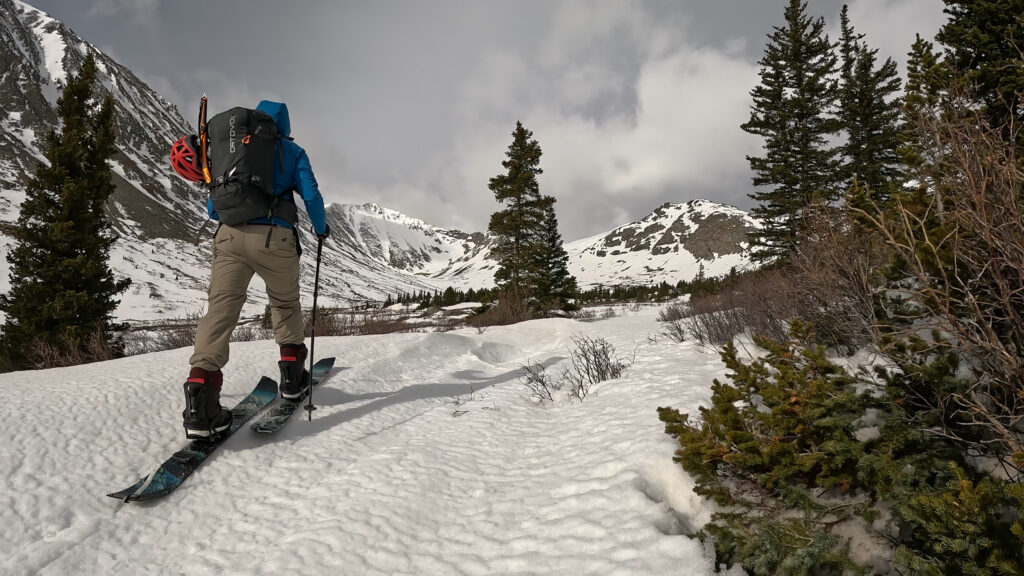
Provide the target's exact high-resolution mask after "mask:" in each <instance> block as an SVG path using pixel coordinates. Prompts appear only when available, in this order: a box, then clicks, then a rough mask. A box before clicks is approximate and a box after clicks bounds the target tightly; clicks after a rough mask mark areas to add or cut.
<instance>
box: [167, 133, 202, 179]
mask: <svg viewBox="0 0 1024 576" xmlns="http://www.w3.org/2000/svg"><path fill="white" fill-rule="evenodd" d="M198 149H199V139H198V138H197V137H196V135H195V134H186V135H185V136H182V137H181V138H178V141H177V142H175V143H174V145H173V146H171V168H174V171H175V172H177V173H178V176H181V177H182V178H184V179H185V180H188V181H189V182H202V181H203V169H202V168H201V167H200V166H199V153H198V152H197V150H198Z"/></svg>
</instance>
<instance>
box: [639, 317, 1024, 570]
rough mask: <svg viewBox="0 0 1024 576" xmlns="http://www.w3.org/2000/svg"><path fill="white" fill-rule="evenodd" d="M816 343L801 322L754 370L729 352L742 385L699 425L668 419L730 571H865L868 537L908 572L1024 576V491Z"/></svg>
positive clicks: (719, 393)
mask: <svg viewBox="0 0 1024 576" xmlns="http://www.w3.org/2000/svg"><path fill="white" fill-rule="evenodd" d="M813 341H814V338H813V337H812V333H811V332H810V329H809V326H808V325H806V324H802V323H799V322H794V323H793V326H792V338H791V339H790V340H788V341H786V342H781V343H780V342H775V341H772V340H770V339H766V338H760V337H756V338H755V342H756V343H757V345H758V346H760V347H761V348H763V350H764V351H765V354H764V356H763V357H761V358H759V359H757V360H754V361H752V362H749V363H745V362H744V361H742V360H740V356H739V354H738V352H737V350H736V348H735V347H734V346H733V345H732V344H727V345H726V346H725V348H724V350H723V352H722V359H723V361H724V362H725V364H726V366H727V368H728V369H729V370H730V373H729V374H727V377H728V378H729V380H730V381H729V382H721V381H718V380H715V381H714V384H713V386H712V398H711V405H710V406H707V407H701V408H700V409H699V414H698V415H697V416H696V418H691V417H690V416H691V415H690V414H683V413H680V412H679V411H677V410H674V409H672V408H659V410H658V412H659V417H660V418H661V420H662V421H663V422H665V431H666V433H668V434H670V435H671V436H673V437H675V438H677V439H678V441H679V444H680V449H679V450H678V451H677V452H676V456H675V460H676V461H677V462H679V463H680V464H682V466H683V468H684V469H686V470H687V471H688V472H689V473H690V474H692V475H693V476H694V477H695V480H696V487H695V491H696V492H697V493H698V494H701V495H703V496H706V497H708V498H711V499H713V500H715V501H716V502H717V503H718V504H719V505H720V507H721V508H720V510H719V511H718V512H716V513H715V514H714V515H713V516H712V521H711V522H709V523H708V524H707V525H706V526H705V527H704V529H703V531H702V533H701V536H702V537H704V538H707V537H711V538H713V540H714V542H715V545H716V554H717V556H718V558H717V560H718V561H719V562H724V563H727V564H732V563H740V564H742V565H743V566H744V567H745V568H747V569H748V570H750V571H751V572H752V573H753V574H782V573H785V574H835V575H839V574H845V573H856V571H857V570H859V569H858V568H857V567H856V566H855V564H854V562H853V561H852V560H851V557H850V554H852V552H851V551H850V549H849V546H848V542H849V540H850V536H851V535H854V534H856V535H858V539H859V540H860V541H862V542H863V541H865V540H867V541H873V542H874V544H873V545H874V546H875V547H876V548H877V549H878V550H879V553H880V554H884V555H885V556H886V557H889V556H891V557H892V562H893V566H894V567H897V568H898V570H899V573H900V574H919V575H929V576H931V575H936V576H937V575H939V574H1018V573H1021V571H1022V570H1024V520H1022V519H1021V516H1020V513H1021V510H1022V509H1024V486H1022V485H1021V484H1011V483H1007V482H1004V481H1000V480H997V479H995V478H992V477H990V476H987V475H986V474H983V473H980V472H978V471H975V470H972V469H971V468H970V467H969V466H968V465H967V464H966V459H965V458H964V454H963V453H962V452H960V451H959V450H958V449H957V448H956V446H954V445H953V443H951V442H949V441H948V439H946V438H944V437H943V436H942V435H941V433H940V432H939V431H937V430H929V428H928V422H927V421H924V420H919V419H918V418H919V417H920V414H919V413H918V414H915V413H914V412H908V411H907V410H905V409H904V407H905V406H908V403H907V402H905V401H899V396H898V395H899V389H897V388H894V387H893V386H891V385H890V386H887V387H885V389H881V390H880V389H879V387H878V384H877V383H875V382H874V381H873V380H872V381H869V380H867V379H865V378H864V377H861V376H855V375H852V374H849V373H847V372H846V371H845V370H844V369H843V368H841V367H839V366H838V365H836V364H834V363H832V362H830V361H829V360H828V359H827V357H826V355H825V349H824V348H823V347H822V346H821V345H818V344H812V342H813ZM949 360H950V358H947V359H945V360H942V361H941V362H940V364H945V363H947V362H948V361H949ZM952 366H955V363H954V364H952ZM947 367H948V366H947ZM937 373H938V372H936V374H937ZM948 383H951V382H948ZM869 414H870V415H871V417H870V418H866V417H865V416H866V415H869ZM878 422H881V425H880V426H878V429H877V433H872V434H861V433H860V432H861V430H862V429H863V428H864V427H867V426H869V425H871V426H872V427H874V426H876V425H877V424H878ZM882 512H884V513H885V514H884V516H885V517H887V518H891V520H889V521H886V522H879V516H880V515H881V513H882ZM866 526H873V528H872V530H871V531H867V530H866V529H865V528H864V527H866ZM861 561H862V562H863V559H861ZM801 567H803V568H808V567H813V570H810V571H808V570H804V569H803V568H801ZM798 568H799V569H798Z"/></svg>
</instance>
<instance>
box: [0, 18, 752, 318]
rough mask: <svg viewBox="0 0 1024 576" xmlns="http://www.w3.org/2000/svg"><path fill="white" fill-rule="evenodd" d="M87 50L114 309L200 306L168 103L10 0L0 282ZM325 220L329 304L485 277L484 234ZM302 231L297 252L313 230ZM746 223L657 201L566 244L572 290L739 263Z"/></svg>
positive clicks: (178, 121) (198, 269)
mask: <svg viewBox="0 0 1024 576" xmlns="http://www.w3.org/2000/svg"><path fill="white" fill-rule="evenodd" d="M88 53H92V54H93V55H94V56H95V57H96V60H97V64H98V69H99V70H98V71H99V78H100V82H101V84H102V86H103V89H104V90H106V91H108V92H110V93H111V94H113V95H114V99H115V125H116V129H117V141H116V146H117V149H118V151H117V153H116V154H115V155H114V157H113V158H112V159H111V160H110V162H109V163H110V166H111V170H112V172H113V178H114V183H115V185H116V187H117V192H115V194H114V195H113V196H112V198H111V200H110V201H109V203H108V205H107V212H108V216H109V217H110V220H111V223H112V226H113V228H114V230H115V231H116V233H117V234H118V236H119V239H118V241H117V243H116V244H115V246H114V249H113V250H112V252H111V255H110V266H111V268H112V269H113V270H114V272H115V274H117V275H121V276H127V277H131V278H132V279H133V285H132V287H131V288H130V289H129V291H128V292H126V293H125V294H123V295H122V300H121V305H120V307H119V308H118V311H117V316H118V317H119V319H122V320H160V319H167V318H172V317H180V316H184V315H187V314H193V313H199V312H201V310H202V307H203V306H204V304H205V296H206V294H205V292H206V283H207V278H208V274H209V260H210V258H211V251H210V242H209V241H203V240H204V238H210V237H212V231H213V229H214V227H212V226H210V225H209V222H208V220H207V218H206V212H205V207H204V206H205V202H204V196H203V192H202V190H201V188H199V187H197V186H194V185H191V184H189V183H187V182H185V181H184V180H181V179H180V178H178V177H177V176H176V175H174V174H173V172H172V171H171V170H170V168H169V166H168V163H167V150H168V149H169V147H170V144H171V143H172V142H173V141H174V140H176V139H177V138H178V137H180V136H181V134H185V133H189V132H192V131H193V130H194V129H193V127H192V126H190V125H189V123H188V122H186V121H185V120H184V118H183V117H182V116H181V114H180V113H179V111H178V110H177V108H176V107H175V106H174V105H172V104H170V103H169V102H168V101H167V100H166V99H164V98H162V97H161V96H160V95H159V94H157V93H156V92H155V91H153V90H152V89H151V88H150V87H149V86H148V85H146V84H145V82H143V81H142V80H140V79H139V78H138V77H137V76H136V75H135V74H134V73H133V72H132V71H131V70H129V69H127V68H126V67H124V66H122V65H120V64H118V63H117V62H116V61H114V60H113V59H112V58H110V57H109V56H107V55H105V54H103V53H102V52H101V51H100V50H98V49H97V48H96V47H95V46H93V45H92V44H90V43H88V42H86V41H85V40H83V39H82V38H80V37H79V36H77V35H76V34H75V33H74V31H72V30H71V29H70V28H68V27H67V26H65V25H64V24H63V23H61V22H60V21H59V20H56V19H54V18H52V17H50V16H49V15H47V14H46V13H44V12H42V11H40V10H37V9H35V8H33V7H32V6H31V5H29V4H27V3H25V2H23V1H22V0H0V63H2V64H6V65H7V69H8V70H9V72H8V73H7V74H5V75H3V76H0V110H3V111H4V115H3V117H0V127H2V128H3V130H2V132H0V262H2V263H0V272H2V273H0V292H4V291H6V290H8V289H9V279H8V276H9V271H8V267H7V263H6V253H7V252H8V250H9V249H10V246H11V245H12V239H11V237H10V230H11V228H12V226H13V224H14V222H15V221H16V220H17V217H18V211H19V207H20V204H21V201H23V200H24V194H25V192H24V186H25V183H26V182H27V181H28V179H29V178H30V176H31V174H32V172H33V171H34V168H35V165H36V164H37V163H38V162H44V161H45V158H44V156H43V147H44V143H45V137H46V134H48V133H49V131H50V130H51V129H52V128H53V127H54V126H56V125H57V113H56V109H55V104H56V99H57V97H58V96H59V94H60V90H61V89H62V82H63V80H64V79H66V78H67V74H68V73H70V72H77V71H78V70H79V69H80V66H81V63H82V62H84V60H85V55H86V54H88ZM326 213H327V221H328V223H329V224H330V226H331V229H332V231H333V233H332V236H331V238H329V239H328V240H327V241H326V242H325V245H324V250H323V260H324V261H323V265H322V270H321V287H320V294H321V297H322V302H324V304H325V305H328V306H350V305H353V304H362V303H365V302H367V301H374V300H375V301H383V300H384V299H385V298H386V296H387V295H388V294H391V295H395V294H398V293H400V292H405V293H411V292H419V291H428V292H430V291H435V290H437V291H440V290H443V289H445V288H446V287H448V286H452V287H455V288H457V289H469V288H482V287H488V286H492V285H493V276H494V272H495V271H496V269H497V262H495V260H494V259H492V258H491V257H490V246H491V244H492V242H493V240H492V239H491V238H490V237H489V236H488V234H486V233H483V232H463V231H459V230H451V229H445V228H442V227H439V226H434V225H432V224H429V223H427V222H424V221H423V220H420V219H418V218H414V217H412V216H408V215H405V214H403V213H401V212H399V211H396V210H392V209H390V208H386V207H384V206H380V205H378V204H376V203H364V204H359V205H356V204H343V203H330V204H328V205H327V210H326ZM301 226H302V227H303V228H302V230H303V233H301V234H300V241H301V245H302V247H303V250H304V251H305V252H306V253H307V254H313V253H315V238H314V237H313V236H312V235H311V234H308V233H304V231H305V225H301ZM755 226H756V222H754V221H753V219H751V218H750V217H749V215H746V213H744V212H742V211H741V210H739V209H736V208H732V207H728V206H725V205H721V204H716V203H713V202H709V201H705V200H693V201H690V202H687V203H682V204H672V203H666V204H664V205H662V206H660V207H658V208H656V209H655V210H654V211H653V212H652V213H651V214H649V215H648V216H646V217H645V218H643V219H641V220H640V221H637V222H633V223H629V224H625V225H623V226H620V227H617V228H616V229H614V230H611V231H609V232H606V233H602V234H600V235H596V236H592V237H590V238H585V239H581V240H577V241H574V242H567V243H566V244H565V247H566V251H567V252H568V253H569V256H570V260H569V268H570V272H572V273H573V274H574V275H576V276H577V279H578V280H579V284H580V286H581V287H583V288H586V287H591V286H597V285H610V284H637V283H645V284H646V283H656V282H660V281H669V282H672V283H675V282H676V281H678V280H689V279H692V278H693V277H694V276H696V275H697V274H698V273H699V271H700V267H701V264H703V265H704V273H705V274H706V275H720V274H725V273H728V272H729V270H730V269H731V268H732V267H736V266H738V267H745V266H747V265H749V258H747V247H746V244H745V236H744V235H743V234H741V233H740V232H738V231H745V230H749V229H751V228H752V227H755ZM313 269H314V267H313V260H312V258H309V257H308V256H307V257H304V258H303V262H302V266H301V275H302V277H301V280H300V286H301V287H302V298H303V300H304V301H305V302H309V301H311V299H312V280H313V271H314V270H313ZM265 303H266V297H265V294H264V293H263V285H262V282H261V281H260V280H259V279H258V278H256V279H255V280H254V281H253V283H252V285H251V287H250V290H249V299H248V303H247V305H246V308H245V310H244V313H245V314H256V313H259V312H262V310H263V307H264V305H265Z"/></svg>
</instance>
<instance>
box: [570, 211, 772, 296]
mask: <svg viewBox="0 0 1024 576" xmlns="http://www.w3.org/2000/svg"><path fill="white" fill-rule="evenodd" d="M758 226H759V224H758V222H757V221H756V220H754V219H753V218H752V217H751V216H750V215H749V214H747V213H746V212H744V211H742V210H740V209H739V208H734V207H732V206H727V205H725V204H718V203H715V202H710V201H707V200H691V201H689V202H687V203H685V204H671V203H666V204H664V205H662V206H660V207H659V208H657V209H656V210H654V212H652V213H651V214H649V215H648V216H646V217H645V218H644V219H642V220H640V221H639V222H633V223H631V224H627V225H625V226H622V227H619V228H616V229H615V230H612V231H611V232H608V233H605V234H598V235H596V236H592V237H590V238H584V239H583V240H577V241H576V242H571V243H568V244H566V246H565V249H566V252H568V253H569V271H570V272H572V273H573V274H574V275H575V276H576V279H577V281H578V282H579V284H580V286H597V285H604V286H614V285H617V284H655V283H658V282H662V281H666V282H669V283H671V284H675V283H676V282H677V281H679V280H687V281H689V280H692V279H693V278H695V277H696V276H697V275H698V274H699V273H700V271H701V269H702V268H703V270H704V274H705V275H706V276H709V277H710V276H722V275H725V274H728V273H729V272H730V270H732V269H733V268H736V269H737V270H743V269H745V268H747V267H749V266H750V252H749V247H748V244H747V233H748V232H750V231H751V230H754V229H757V228H758Z"/></svg>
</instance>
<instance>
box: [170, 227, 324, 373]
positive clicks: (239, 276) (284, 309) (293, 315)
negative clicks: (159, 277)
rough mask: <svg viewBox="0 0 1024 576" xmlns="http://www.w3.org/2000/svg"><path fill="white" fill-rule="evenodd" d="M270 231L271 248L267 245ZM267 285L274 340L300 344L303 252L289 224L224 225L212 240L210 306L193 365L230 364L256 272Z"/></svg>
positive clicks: (214, 366)
mask: <svg viewBox="0 0 1024 576" xmlns="http://www.w3.org/2000/svg"><path fill="white" fill-rule="evenodd" d="M267 233H270V246H269V247H268V246H267ZM254 273H255V274H259V276H260V278H262V279H263V282H264V283H265V284H266V285H267V297H268V298H269V300H270V310H271V317H272V319H273V321H274V335H275V340H276V341H277V343H278V344H279V345H281V344H301V343H302V342H303V330H304V328H305V323H304V321H303V318H302V307H301V306H300V304H299V256H298V253H297V251H296V246H295V233H294V232H293V231H291V230H289V229H287V228H281V227H275V228H273V230H271V227H270V226H259V225H254V224H243V225H241V226H221V227H220V228H219V229H218V230H217V235H216V236H215V237H214V239H213V265H212V267H211V271H210V289H209V292H208V301H209V306H208V308H207V311H206V316H204V317H203V319H202V320H200V321H199V327H198V328H197V330H196V344H195V350H194V351H193V354H192V357H191V358H190V359H189V363H190V364H191V365H192V366H193V367H195V368H203V369H204V370H220V369H221V368H222V367H223V366H224V365H225V364H227V363H228V342H229V340H230V338H231V332H232V330H234V328H235V325H236V324H237V323H238V316H239V314H241V312H242V305H243V304H245V296H246V291H247V290H248V289H249V281H250V280H252V275H253V274H254Z"/></svg>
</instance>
